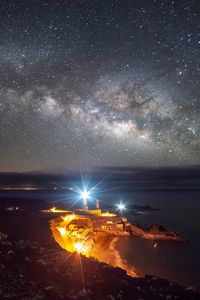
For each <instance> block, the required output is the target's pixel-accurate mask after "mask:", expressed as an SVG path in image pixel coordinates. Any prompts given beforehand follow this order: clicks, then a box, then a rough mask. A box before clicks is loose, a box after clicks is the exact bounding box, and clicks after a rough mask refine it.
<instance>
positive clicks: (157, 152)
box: [0, 0, 200, 172]
mask: <svg viewBox="0 0 200 300" xmlns="http://www.w3.org/2000/svg"><path fill="white" fill-rule="evenodd" d="M0 5H1V12H0V20H1V21H0V22H1V26H0V125H1V132H0V171H37V170H38V171H44V172H46V171H52V172H59V171H62V172H63V171H68V170H78V169H80V168H81V169H84V168H90V167H95V166H97V167H98V166H163V165H192V164H199V162H200V139H199V130H200V121H199V120H200V102H199V101H200V99H199V96H200V95H199V94H200V93H199V91H200V89H199V88H200V81H199V80H200V25H199V13H200V4H199V3H198V1H192V0H190V1H189V0H188V1H185V0H183V1H178V0H177V1H176V0H174V1H171V0H170V1H167V0H166V1H164V0H161V1H159V0H154V1H152V0H148V1H147V0H146V1H144V0H142V1H120V0H118V1H101V0H100V1H96V0H93V1H81V0H79V1H29V2H26V1H20V3H18V2H17V1H9V3H8V2H7V1H1V2H0Z"/></svg>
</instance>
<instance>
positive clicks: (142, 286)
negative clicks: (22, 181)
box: [0, 212, 200, 300]
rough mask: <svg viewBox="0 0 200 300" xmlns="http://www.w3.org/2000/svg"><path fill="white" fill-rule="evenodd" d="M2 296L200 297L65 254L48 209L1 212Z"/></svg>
mask: <svg viewBox="0 0 200 300" xmlns="http://www.w3.org/2000/svg"><path fill="white" fill-rule="evenodd" d="M0 299H13V300H14V299H16V300H18V299H19V300H28V299H31V300H43V299H48V300H61V299H63V300H64V299H88V300H89V299H95V300H96V299H97V300H98V299H110V300H114V299H118V300H121V299H127V300H128V299H131V300H134V299H137V300H139V299H140V300H142V299H145V300H151V299H155V300H156V299H186V300H190V299H194V300H195V299H200V296H199V295H198V294H197V293H196V292H195V291H194V290H193V289H190V288H185V287H182V286H180V285H178V284H175V283H172V282H169V281H166V280H163V279H160V278H157V277H151V276H146V277H145V278H131V277H129V276H127V275H126V273H125V272H124V271H122V270H120V269H114V268H111V267H110V266H108V265H105V264H102V263H98V262H96V261H94V260H92V259H87V258H84V257H80V256H79V255H78V254H69V253H68V252H66V251H64V250H62V249H61V248H60V247H59V245H58V244H57V243H56V242H55V241H54V239H53V237H52V236H51V231H50V229H49V219H48V215H45V214H42V213H36V212H35V213H32V214H31V213H25V212H22V213H7V214H5V215H1V217H0Z"/></svg>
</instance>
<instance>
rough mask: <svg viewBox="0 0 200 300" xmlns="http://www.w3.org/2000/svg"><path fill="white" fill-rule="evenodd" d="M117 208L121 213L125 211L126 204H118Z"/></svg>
mask: <svg viewBox="0 0 200 300" xmlns="http://www.w3.org/2000/svg"><path fill="white" fill-rule="evenodd" d="M117 207H118V209H119V210H121V211H122V210H124V209H125V208H126V206H125V204H124V203H121V202H120V203H119V204H117Z"/></svg>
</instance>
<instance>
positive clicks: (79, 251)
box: [74, 242, 83, 253]
mask: <svg viewBox="0 0 200 300" xmlns="http://www.w3.org/2000/svg"><path fill="white" fill-rule="evenodd" d="M74 248H75V249H76V251H77V252H78V253H81V250H82V248H83V243H81V242H77V243H74Z"/></svg>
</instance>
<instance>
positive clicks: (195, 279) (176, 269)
mask: <svg viewBox="0 0 200 300" xmlns="http://www.w3.org/2000/svg"><path fill="white" fill-rule="evenodd" d="M5 196H6V197H7V196H13V192H12V193H4V192H3V193H2V192H1V193H0V199H3V198H4V199H5ZM15 196H16V194H15ZM29 197H30V198H35V199H37V198H38V199H42V198H45V199H48V200H49V204H50V207H51V206H52V205H54V200H58V203H59V199H62V201H66V205H67V203H68V195H67V194H66V192H65V193H59V192H53V193H51V192H47V193H46V192H41V191H37V192H31V193H30V192H18V193H17V198H18V199H20V198H23V199H27V201H29V200H28V198H29ZM99 200H100V204H102V206H103V203H108V202H110V203H112V204H113V205H115V204H116V203H118V202H119V201H122V202H123V203H125V204H127V207H128V206H129V205H130V204H135V205H150V206H151V207H152V208H157V209H159V210H149V211H141V212H140V214H138V215H135V214H133V213H132V211H130V210H129V209H125V210H124V216H128V219H129V221H130V222H139V223H141V224H159V225H163V226H164V227H165V228H166V229H168V230H173V231H176V232H178V233H180V234H182V235H184V236H185V237H187V238H188V239H189V242H188V243H176V242H158V243H157V245H156V246H155V242H153V241H150V240H144V239H139V238H136V237H123V238H119V239H118V241H117V243H116V247H117V250H118V251H119V253H120V255H121V257H122V258H123V259H124V260H126V261H127V263H128V264H129V265H131V266H133V267H134V268H135V269H136V271H137V274H138V275H139V276H144V275H145V274H150V275H153V276H159V277H162V278H165V279H168V280H171V281H174V282H177V283H179V284H183V285H185V286H192V287H196V288H197V289H198V290H199V291H200V191H191V190H189V191H187V190H185V191H179V190H175V191H174V190H173V191H169V190H165V191H163V190H162V191H155V190H154V191H153V190H152V191H132V192H124V193H113V194H110V193H109V194H108V195H106V194H104V195H102V196H101V195H99ZM38 201H40V200H38ZM36 202H37V200H36ZM69 202H70V201H69ZM23 203H24V200H23ZM89 205H90V203H89Z"/></svg>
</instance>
